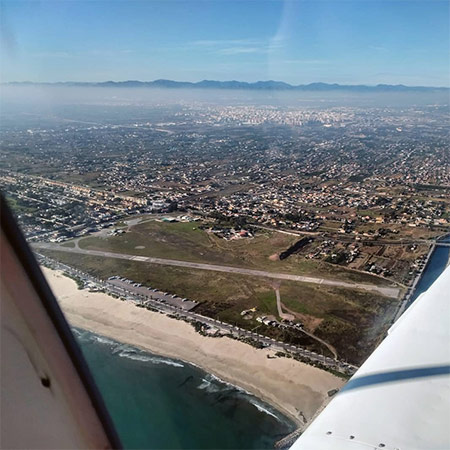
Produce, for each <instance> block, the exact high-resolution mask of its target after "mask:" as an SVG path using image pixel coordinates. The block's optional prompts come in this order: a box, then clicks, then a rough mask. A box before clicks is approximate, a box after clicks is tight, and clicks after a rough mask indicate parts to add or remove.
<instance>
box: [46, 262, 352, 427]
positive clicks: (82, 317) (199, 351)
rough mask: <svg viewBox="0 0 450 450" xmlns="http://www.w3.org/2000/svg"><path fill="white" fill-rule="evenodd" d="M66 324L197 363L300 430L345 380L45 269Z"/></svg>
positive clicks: (160, 353)
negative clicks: (83, 287)
mask: <svg viewBox="0 0 450 450" xmlns="http://www.w3.org/2000/svg"><path fill="white" fill-rule="evenodd" d="M42 270H43V272H44V275H45V276H46V278H47V280H48V282H49V284H50V286H51V288H52V290H53V292H54V294H55V295H56V297H57V299H58V300H59V303H60V306H61V308H62V310H63V311H64V313H65V315H66V318H67V320H68V321H69V323H70V324H71V325H73V326H76V327H79V328H83V329H85V330H89V331H92V332H94V333H98V334H100V335H103V336H106V337H110V338H112V339H115V340H117V341H120V342H123V343H126V344H131V345H135V346H137V347H140V348H142V349H145V350H148V351H149V352H151V353H154V354H158V355H162V356H168V357H171V358H175V359H179V360H182V361H185V362H189V363H193V364H195V365H197V366H199V367H201V368H202V369H203V370H205V371H206V372H208V373H211V374H213V375H215V376H217V377H219V378H221V379H222V380H224V381H226V382H229V383H232V384H234V385H236V386H239V387H241V388H243V389H245V390H247V391H248V392H250V393H252V394H254V395H255V396H257V397H259V398H261V399H262V400H264V401H266V402H267V403H269V404H271V405H273V406H274V407H275V408H276V409H278V410H279V411H280V412H282V413H284V414H286V415H288V416H289V417H290V418H292V419H293V420H295V422H296V423H298V424H299V425H301V424H302V419H301V416H302V415H303V416H304V417H305V418H306V419H307V420H308V421H309V420H310V419H311V418H312V416H313V415H314V414H315V413H316V412H317V410H318V409H319V408H321V407H322V406H323V405H324V404H325V402H327V401H328V400H329V397H328V395H327V392H328V391H330V390H331V389H336V388H340V387H341V386H342V385H343V384H344V381H343V380H342V379H340V378H338V377H335V376H334V375H332V374H330V373H328V372H326V371H323V370H320V369H317V368H315V367H312V366H309V365H307V364H303V363H301V362H298V361H295V360H293V359H287V358H274V359H269V358H267V355H273V354H274V352H273V351H271V350H267V349H262V350H261V349H256V348H254V347H252V346H250V345H248V344H245V343H242V342H239V341H236V340H233V339H230V338H227V337H222V338H214V337H205V336H202V335H200V334H198V333H197V332H196V331H195V330H194V328H193V327H192V326H191V325H190V324H188V323H186V322H184V321H182V320H176V319H172V318H169V317H167V316H166V315H164V314H160V313H156V312H152V311H148V310H146V309H143V308H137V307H136V306H135V305H134V304H133V303H131V302H126V301H121V300H119V299H115V298H113V297H111V296H109V295H107V294H103V293H91V292H88V291H87V290H79V289H78V287H77V284H76V283H75V281H73V280H72V279H70V278H68V277H66V276H64V275H63V274H62V272H60V271H54V270H50V269H47V268H45V267H43V268H42Z"/></svg>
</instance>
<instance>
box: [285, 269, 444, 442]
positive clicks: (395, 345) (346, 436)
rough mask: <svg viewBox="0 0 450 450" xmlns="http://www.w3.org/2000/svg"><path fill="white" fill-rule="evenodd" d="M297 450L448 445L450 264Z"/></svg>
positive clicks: (401, 320) (313, 423) (316, 423)
mask: <svg viewBox="0 0 450 450" xmlns="http://www.w3.org/2000/svg"><path fill="white" fill-rule="evenodd" d="M291 449H292V450H360V449H361V450H368V449H384V450H414V449H420V450H425V449H433V450H448V449H450V266H448V267H447V269H446V270H445V271H444V272H443V273H442V274H441V276H440V277H439V278H438V279H437V280H436V281H435V282H434V284H433V285H432V286H431V287H430V288H429V289H428V290H427V291H426V292H425V293H423V294H422V295H421V296H420V297H419V298H418V299H417V300H416V301H415V302H414V303H413V304H412V305H411V306H410V308H409V309H407V310H406V312H405V313H404V314H403V315H402V316H401V317H400V319H399V320H397V322H395V324H394V325H393V326H392V327H391V329H390V330H389V334H388V336H387V337H386V338H385V339H384V341H383V342H382V343H381V344H380V345H379V346H378V348H377V349H376V350H375V351H374V352H373V353H372V355H371V356H370V357H369V358H368V359H367V360H366V362H365V363H364V364H363V365H362V366H361V368H360V369H359V370H358V371H357V372H356V373H355V374H354V376H353V377H352V378H351V379H350V380H349V382H348V383H347V385H346V386H345V387H344V388H342V390H341V392H340V393H339V394H338V395H337V396H336V397H335V398H334V399H333V400H332V401H331V402H330V403H329V405H328V406H327V407H326V408H325V409H324V410H323V411H322V412H321V413H320V414H319V415H318V416H317V418H316V419H315V420H314V421H313V422H312V423H311V424H310V426H309V427H308V428H307V429H306V431H305V432H304V433H303V434H302V435H301V436H300V438H299V439H298V440H297V441H296V442H295V443H294V445H293V446H292V447H291Z"/></svg>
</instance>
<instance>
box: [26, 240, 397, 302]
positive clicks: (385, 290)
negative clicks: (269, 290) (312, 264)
mask: <svg viewBox="0 0 450 450" xmlns="http://www.w3.org/2000/svg"><path fill="white" fill-rule="evenodd" d="M33 247H34V248H41V249H48V250H58V251H63V252H69V253H79V254H83V255H91V256H101V257H105V258H117V259H127V260H130V261H140V262H147V263H151V264H160V265H164V266H176V267H187V268H189V269H199V270H212V271H215V272H226V273H238V274H241V275H250V276H253V277H264V278H274V279H278V280H290V281H301V282H303V283H314V284H323V285H326V286H338V287H343V288H348V289H362V290H365V291H372V292H378V293H379V294H382V295H385V296H387V297H393V298H398V296H399V294H400V289H399V288H395V287H382V286H376V285H373V284H365V283H349V282H346V281H338V280H327V279H325V278H316V277H306V276H303V275H292V274H288V273H276V272H266V271H264V270H254V269H245V268H242V267H232V266H219V265H216V264H205V263H196V262H190V261H179V260H174V259H163V258H153V257H151V256H136V255H127V254H124V253H110V252H103V251H98V250H86V249H81V248H70V247H62V246H61V245H58V244H51V243H35V244H33Z"/></svg>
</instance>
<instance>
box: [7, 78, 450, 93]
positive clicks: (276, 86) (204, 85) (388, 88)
mask: <svg viewBox="0 0 450 450" xmlns="http://www.w3.org/2000/svg"><path fill="white" fill-rule="evenodd" d="M5 84H8V85H46V86H93V87H117V88H121V87H127V88H141V87H150V88H172V89H176V88H194V89H240V90H276V91H281V90H283V91H288V90H292V91H356V92H413V91H415V92H423V91H427V92H429V91H449V90H450V88H448V87H427V86H405V85H403V84H395V85H392V84H377V85H375V86H367V85H362V84H360V85H343V84H336V83H332V84H330V83H310V84H300V85H292V84H289V83H285V82H283V81H273V80H269V81H256V82H254V83H249V82H246V81H235V80H233V81H214V80H203V81H198V82H190V81H173V80H162V79H161V80H154V81H137V80H128V81H103V82H71V81H66V82H57V83H33V82H10V83H5Z"/></svg>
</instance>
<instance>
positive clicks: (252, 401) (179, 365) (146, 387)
mask: <svg viewBox="0 0 450 450" xmlns="http://www.w3.org/2000/svg"><path fill="white" fill-rule="evenodd" d="M74 333H75V335H76V337H77V339H78V342H79V343H80V345H81V348H82V351H83V354H84V356H85V358H86V360H87V362H88V364H89V367H90V368H91V372H92V373H93V376H94V378H95V381H96V382H97V385H98V387H99V389H100V391H101V393H102V395H103V398H104V400H105V403H106V406H107V408H108V410H109V412H110V414H111V416H112V419H113V422H114V424H115V426H116V429H117V431H118V434H119V436H120V438H121V440H122V443H123V445H124V447H125V448H128V449H169V448H170V449H181V448H182V449H266V448H273V444H274V442H275V441H277V440H278V439H280V438H282V437H284V436H285V435H286V434H288V433H290V432H291V431H293V430H294V429H295V425H294V424H293V423H292V422H291V421H290V420H289V419H288V418H286V417H284V416H283V415H281V414H280V413H279V412H277V411H275V410H274V409H273V408H272V407H271V406H269V405H267V404H265V403H264V402H262V401H261V400H259V399H257V398H256V397H254V396H252V395H250V394H248V393H246V392H245V391H243V390H240V389H238V388H236V387H234V386H231V385H229V384H226V383H224V382H222V381H221V380H219V379H217V378H215V377H213V376H211V375H209V374H207V373H205V372H204V371H202V370H200V369H198V368H197V367H194V366H192V365H190V364H186V363H184V362H181V361H176V360H173V359H169V358H163V357H160V356H156V355H152V354H150V353H147V352H144V351H142V350H139V349H137V348H134V347H132V346H129V345H124V344H120V343H118V342H115V341H113V340H111V339H107V338H104V337H101V336H97V335H95V334H92V333H90V332H87V331H84V330H79V329H75V330H74ZM255 376H258V375H257V374H255Z"/></svg>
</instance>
